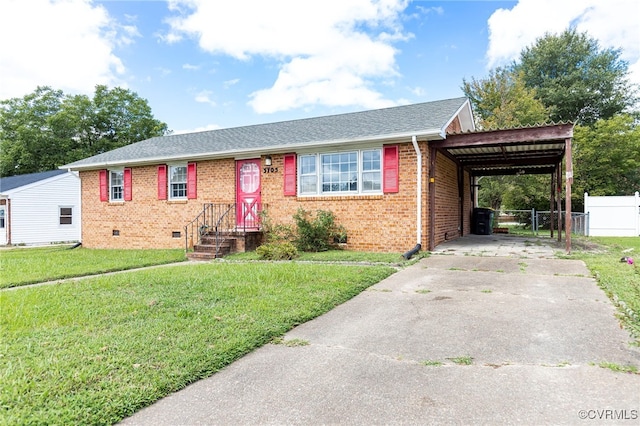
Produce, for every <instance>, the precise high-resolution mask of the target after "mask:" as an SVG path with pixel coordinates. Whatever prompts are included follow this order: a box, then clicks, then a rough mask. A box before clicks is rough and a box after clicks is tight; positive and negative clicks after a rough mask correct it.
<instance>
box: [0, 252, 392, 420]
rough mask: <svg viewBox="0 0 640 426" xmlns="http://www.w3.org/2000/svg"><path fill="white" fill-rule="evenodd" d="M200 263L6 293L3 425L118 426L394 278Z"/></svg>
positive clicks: (0, 380)
mask: <svg viewBox="0 0 640 426" xmlns="http://www.w3.org/2000/svg"><path fill="white" fill-rule="evenodd" d="M394 271H395V269H393V268H390V267H385V266H363V265H358V266H349V265H327V264H324V265H321V264H295V263H271V264H270V263H247V264H242V263H223V262H214V263H203V264H188V265H178V266H170V267H166V268H161V269H153V270H143V271H133V272H129V273H123V274H118V275H111V276H104V277H95V278H90V279H87V280H83V281H79V282H67V283H62V284H56V285H50V286H40V287H30V288H23V289H17V290H15V291H3V292H0V299H1V300H0V303H1V305H2V309H1V310H0V333H1V335H0V337H1V338H0V342H1V343H0V412H1V414H0V424H3V425H9V424H12V425H13V424H113V423H116V422H118V421H119V420H121V419H122V418H124V417H126V416H129V415H131V414H133V413H134V412H135V411H137V410H139V409H140V408H142V407H144V406H147V405H149V404H151V403H152V402H154V401H156V400H158V399H159V398H161V397H163V396H165V395H168V394H170V393H171V392H174V391H176V390H179V389H181V388H184V387H185V386H186V385H188V384H189V383H192V382H194V381H196V380H199V379H201V378H204V377H208V376H210V375H211V374H212V373H214V372H216V371H218V370H220V369H221V368H222V367H224V366H226V365H228V364H230V363H231V362H232V361H234V360H236V359H238V358H239V357H241V356H243V355H244V354H246V353H248V352H249V351H251V350H253V349H255V348H257V347H259V346H261V345H264V344H265V343H268V342H270V341H272V339H274V338H275V337H277V336H281V335H282V334H283V333H284V332H286V331H287V330H289V329H291V328H292V327H294V326H295V325H297V324H300V323H302V322H305V321H307V320H310V319H312V318H314V317H316V316H318V315H320V314H322V313H324V312H327V311H328V310H330V309H332V308H333V307H335V306H336V305H338V304H340V303H342V302H344V301H346V300H348V299H349V298H351V297H353V296H355V295H356V294H358V293H359V292H361V291H362V290H364V289H365V288H367V287H368V286H370V285H372V284H374V283H377V282H379V281H380V280H381V279H383V278H385V277H387V276H389V275H390V274H392V273H393V272H394Z"/></svg>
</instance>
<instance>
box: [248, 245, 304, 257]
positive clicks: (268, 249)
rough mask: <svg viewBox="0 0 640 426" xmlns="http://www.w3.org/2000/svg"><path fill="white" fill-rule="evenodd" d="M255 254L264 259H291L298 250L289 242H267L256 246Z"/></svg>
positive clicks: (296, 254)
mask: <svg viewBox="0 0 640 426" xmlns="http://www.w3.org/2000/svg"><path fill="white" fill-rule="evenodd" d="M256 254H257V255H258V256H260V259H264V260H291V259H293V258H295V257H298V250H297V249H296V247H295V246H294V245H293V244H291V243H289V242H278V243H267V244H263V245H261V246H260V247H258V248H257V249H256Z"/></svg>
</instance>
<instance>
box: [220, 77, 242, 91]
mask: <svg viewBox="0 0 640 426" xmlns="http://www.w3.org/2000/svg"><path fill="white" fill-rule="evenodd" d="M239 82H240V79H239V78H234V79H232V80H227V81H225V82H224V88H225V89H228V88H229V87H231V86H235V85H236V84H238V83H239Z"/></svg>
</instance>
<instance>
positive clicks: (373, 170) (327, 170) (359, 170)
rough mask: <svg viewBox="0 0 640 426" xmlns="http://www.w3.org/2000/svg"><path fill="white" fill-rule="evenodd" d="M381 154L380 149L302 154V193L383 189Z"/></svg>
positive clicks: (349, 192)
mask: <svg viewBox="0 0 640 426" xmlns="http://www.w3.org/2000/svg"><path fill="white" fill-rule="evenodd" d="M381 156H382V154H381V150H380V149H368V150H359V151H347V152H334V153H322V154H307V155H300V156H299V157H298V158H299V160H298V161H299V163H298V182H299V191H300V195H323V194H325V195H329V194H364V193H380V192H381V191H382V164H381V163H382V160H381Z"/></svg>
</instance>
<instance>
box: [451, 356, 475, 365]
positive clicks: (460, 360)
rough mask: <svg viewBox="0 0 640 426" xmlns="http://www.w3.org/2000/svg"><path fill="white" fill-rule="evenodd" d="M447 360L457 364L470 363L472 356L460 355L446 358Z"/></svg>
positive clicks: (471, 362)
mask: <svg viewBox="0 0 640 426" xmlns="http://www.w3.org/2000/svg"><path fill="white" fill-rule="evenodd" d="M447 359H448V360H451V361H452V362H454V363H456V364H458V365H471V364H473V358H472V357H470V356H460V357H457V358H447Z"/></svg>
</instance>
